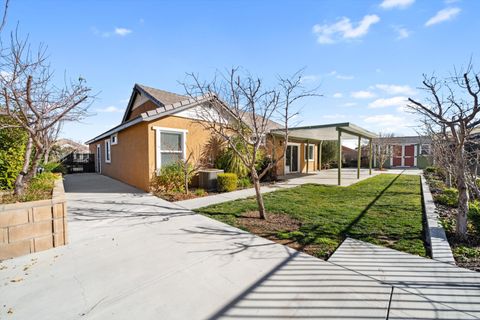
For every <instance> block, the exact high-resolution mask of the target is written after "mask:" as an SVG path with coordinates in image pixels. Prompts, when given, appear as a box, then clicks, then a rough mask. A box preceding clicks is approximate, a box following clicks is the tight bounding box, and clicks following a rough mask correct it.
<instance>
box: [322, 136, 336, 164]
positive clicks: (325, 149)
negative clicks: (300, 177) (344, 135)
mask: <svg viewBox="0 0 480 320" xmlns="http://www.w3.org/2000/svg"><path fill="white" fill-rule="evenodd" d="M337 150H338V146H337V142H336V141H323V143H322V168H331V167H334V166H335V164H336V162H337V153H338V152H337Z"/></svg>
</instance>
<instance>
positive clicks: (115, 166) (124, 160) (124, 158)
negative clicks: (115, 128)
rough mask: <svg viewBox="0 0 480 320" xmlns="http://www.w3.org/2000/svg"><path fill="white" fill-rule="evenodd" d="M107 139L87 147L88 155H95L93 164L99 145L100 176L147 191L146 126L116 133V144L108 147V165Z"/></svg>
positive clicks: (140, 124) (148, 182) (147, 156)
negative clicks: (108, 154)
mask: <svg viewBox="0 0 480 320" xmlns="http://www.w3.org/2000/svg"><path fill="white" fill-rule="evenodd" d="M109 138H110V137H108V138H104V139H101V140H98V141H95V142H93V143H91V144H90V145H89V148H90V153H93V154H95V162H96V161H97V145H98V144H99V145H100V148H101V158H102V161H101V171H102V174H104V175H106V176H109V177H112V178H114V179H117V180H120V181H123V182H125V183H127V184H129V185H131V186H134V187H137V188H139V189H141V190H145V191H147V190H148V189H149V185H150V178H149V177H150V175H149V162H148V159H149V146H148V143H149V140H148V124H147V123H146V122H140V123H138V124H136V125H134V126H131V127H129V128H127V129H124V130H122V131H120V132H118V133H117V144H113V145H111V147H110V148H111V157H110V158H111V162H110V163H108V162H106V161H105V140H108V139H109Z"/></svg>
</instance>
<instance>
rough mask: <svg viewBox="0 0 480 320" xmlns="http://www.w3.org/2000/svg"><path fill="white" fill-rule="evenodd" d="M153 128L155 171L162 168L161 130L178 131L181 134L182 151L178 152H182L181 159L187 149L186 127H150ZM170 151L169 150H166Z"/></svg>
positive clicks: (183, 157)
mask: <svg viewBox="0 0 480 320" xmlns="http://www.w3.org/2000/svg"><path fill="white" fill-rule="evenodd" d="M152 129H153V130H155V169H156V171H157V173H158V172H159V171H160V169H161V168H162V149H161V146H162V143H161V142H162V141H161V137H162V135H161V133H162V132H170V133H178V134H181V136H182V143H181V144H182V151H179V152H178V153H181V154H182V160H185V158H186V149H187V133H188V130H186V129H177V128H165V127H152ZM168 151H169V152H171V150H168Z"/></svg>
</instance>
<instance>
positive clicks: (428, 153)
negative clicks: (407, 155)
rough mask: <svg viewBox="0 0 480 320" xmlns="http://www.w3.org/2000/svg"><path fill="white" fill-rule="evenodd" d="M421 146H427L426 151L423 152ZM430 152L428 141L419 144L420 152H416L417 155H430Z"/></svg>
mask: <svg viewBox="0 0 480 320" xmlns="http://www.w3.org/2000/svg"><path fill="white" fill-rule="evenodd" d="M423 146H428V152H427V153H425V154H423V149H424V148H423ZM430 152H431V145H430V144H428V143H422V144H420V152H419V153H418V155H420V156H429V155H430Z"/></svg>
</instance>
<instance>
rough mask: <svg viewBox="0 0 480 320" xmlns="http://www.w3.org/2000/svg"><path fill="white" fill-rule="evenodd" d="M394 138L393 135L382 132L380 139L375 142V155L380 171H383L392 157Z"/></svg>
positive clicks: (379, 135)
mask: <svg viewBox="0 0 480 320" xmlns="http://www.w3.org/2000/svg"><path fill="white" fill-rule="evenodd" d="M393 137H394V134H393V133H383V132H380V133H379V134H378V138H376V139H374V140H373V144H374V145H375V148H374V155H375V159H376V160H377V162H378V168H379V169H380V170H383V167H384V166H385V162H387V160H388V159H390V157H391V156H392V144H393V139H392V138H393Z"/></svg>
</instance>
